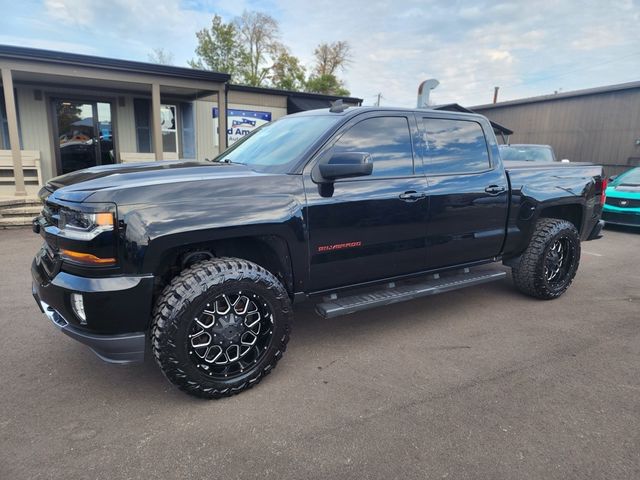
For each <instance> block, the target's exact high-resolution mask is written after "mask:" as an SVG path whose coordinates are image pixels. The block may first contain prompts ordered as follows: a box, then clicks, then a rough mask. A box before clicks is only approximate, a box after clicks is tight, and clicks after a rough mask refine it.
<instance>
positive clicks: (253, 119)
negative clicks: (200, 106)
mask: <svg viewBox="0 0 640 480" xmlns="http://www.w3.org/2000/svg"><path fill="white" fill-rule="evenodd" d="M219 115H220V111H219V110H218V108H217V107H215V108H214V109H213V118H218V116H219ZM270 121H271V112H260V111H255V110H236V109H233V110H231V109H229V110H227V142H228V144H229V145H232V144H233V143H234V142H237V141H238V140H240V139H241V138H242V137H244V136H245V135H249V134H250V133H251V132H253V131H254V130H255V129H256V128H258V127H259V126H261V125H264V124H265V123H269V122H270Z"/></svg>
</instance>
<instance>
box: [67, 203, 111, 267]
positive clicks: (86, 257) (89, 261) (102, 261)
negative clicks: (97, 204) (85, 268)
mask: <svg viewBox="0 0 640 480" xmlns="http://www.w3.org/2000/svg"><path fill="white" fill-rule="evenodd" d="M105 215H107V214H105ZM109 215H110V214H109ZM60 253H61V254H62V256H63V257H64V258H67V259H69V260H73V261H74V262H78V263H84V264H86V265H113V264H114V263H116V259H115V258H100V257H96V256H95V255H91V254H90V253H82V252H74V251H73V250H67V249H65V248H62V249H60Z"/></svg>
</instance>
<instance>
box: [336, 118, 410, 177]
mask: <svg viewBox="0 0 640 480" xmlns="http://www.w3.org/2000/svg"><path fill="white" fill-rule="evenodd" d="M333 151H334V152H336V151H337V152H366V153H368V154H369V155H371V161H372V162H373V175H376V176H403V175H413V149H412V148H411V135H410V134H409V122H408V120H407V119H406V118H405V117H375V118H369V119H367V120H363V121H361V122H360V123H358V124H356V125H354V126H353V127H351V129H349V130H348V131H347V132H346V133H345V134H344V135H342V137H340V139H339V140H338V141H337V142H336V143H335V145H334V146H333Z"/></svg>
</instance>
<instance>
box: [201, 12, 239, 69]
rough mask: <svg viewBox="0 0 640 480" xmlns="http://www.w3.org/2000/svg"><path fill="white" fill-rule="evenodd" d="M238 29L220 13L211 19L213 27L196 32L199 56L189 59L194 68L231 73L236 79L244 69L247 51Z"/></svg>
mask: <svg viewBox="0 0 640 480" xmlns="http://www.w3.org/2000/svg"><path fill="white" fill-rule="evenodd" d="M238 35H239V33H238V30H237V28H236V24H235V23H225V22H224V21H223V20H222V17H220V15H214V16H213V19H211V27H210V28H208V29H207V28H204V29H202V30H200V31H199V32H196V37H197V38H198V47H197V48H196V52H195V53H196V55H197V58H196V59H194V60H190V61H189V65H190V66H191V67H192V68H200V69H208V70H214V71H217V72H224V73H228V74H230V75H231V77H232V79H233V80H234V81H238V79H237V78H236V77H237V76H239V75H241V74H240V71H241V70H243V66H242V60H243V58H244V57H245V56H246V52H245V49H244V46H243V45H242V43H240V42H238Z"/></svg>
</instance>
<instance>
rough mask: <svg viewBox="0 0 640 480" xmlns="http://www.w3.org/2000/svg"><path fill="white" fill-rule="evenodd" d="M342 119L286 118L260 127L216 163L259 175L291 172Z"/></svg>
mask: <svg viewBox="0 0 640 480" xmlns="http://www.w3.org/2000/svg"><path fill="white" fill-rule="evenodd" d="M339 120H340V116H338V115H308V116H304V115H302V116H299V117H296V116H291V117H284V118H281V119H280V120H277V121H275V122H273V123H268V124H265V125H263V126H261V127H259V128H258V129H256V130H254V131H253V132H252V133H251V134H249V135H247V136H245V137H244V138H243V139H242V140H240V141H238V142H235V143H234V144H233V146H232V147H231V148H229V149H227V150H225V151H224V152H223V153H222V155H219V156H218V157H216V160H217V161H220V162H224V161H230V162H236V163H243V164H245V165H247V166H249V167H251V168H252V169H253V170H256V171H258V172H272V173H284V172H288V171H289V169H290V168H291V166H292V165H294V164H295V163H296V162H298V161H299V160H300V157H301V156H302V155H303V154H304V153H305V152H306V151H307V150H309V148H311V146H312V145H313V144H314V143H315V142H317V141H318V139H319V138H320V137H321V136H322V134H323V133H325V132H326V131H327V129H328V128H330V127H332V126H333V125H335V124H336V123H337V122H338V121H339Z"/></svg>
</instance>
